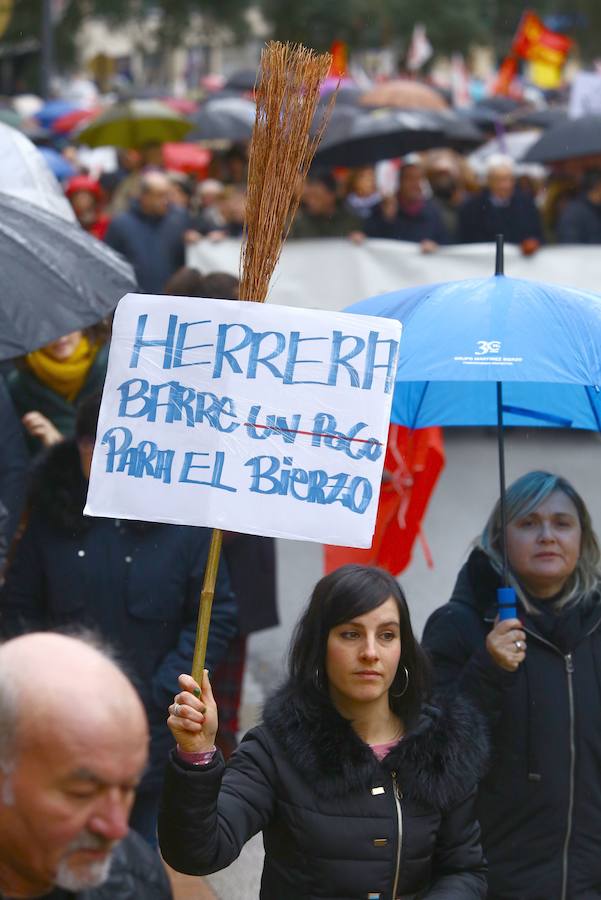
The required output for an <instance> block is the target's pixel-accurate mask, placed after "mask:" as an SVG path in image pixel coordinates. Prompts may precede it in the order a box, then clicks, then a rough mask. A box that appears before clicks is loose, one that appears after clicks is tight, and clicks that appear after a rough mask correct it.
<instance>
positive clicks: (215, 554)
mask: <svg viewBox="0 0 601 900" xmlns="http://www.w3.org/2000/svg"><path fill="white" fill-rule="evenodd" d="M222 538H223V531H222V530H221V529H220V528H214V529H213V533H212V535H211V545H210V547H209V554H208V556H207V565H206V568H205V574H204V579H203V582H202V590H201V592H200V608H199V610H198V622H197V625H196V644H195V646H194V660H193V662H192V678H193V679H194V680H195V681H197V682H198V684H202V674H203V670H204V665H205V658H206V655H207V641H208V640H209V625H210V624H211V610H212V608H213V597H214V596H215V583H216V581H217V572H218V570H219V556H220V554H221V541H222Z"/></svg>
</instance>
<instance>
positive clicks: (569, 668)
mask: <svg viewBox="0 0 601 900" xmlns="http://www.w3.org/2000/svg"><path fill="white" fill-rule="evenodd" d="M564 660H565V664H566V674H567V677H568V702H569V708H570V793H569V800H568V823H567V828H566V838H565V841H564V845H563V879H562V884H561V900H566V898H567V896H568V850H569V847H570V838H571V837H572V825H573V817H574V788H575V776H576V771H575V770H576V742H575V739H574V725H575V723H574V685H573V683H572V682H573V679H572V674H573V672H574V660H573V659H572V654H571V653H568V654H567V655H566V656H564Z"/></svg>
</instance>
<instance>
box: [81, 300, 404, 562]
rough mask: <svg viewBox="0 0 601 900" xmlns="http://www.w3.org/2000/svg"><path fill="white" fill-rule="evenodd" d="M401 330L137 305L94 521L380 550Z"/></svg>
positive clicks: (96, 470) (311, 313)
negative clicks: (376, 536) (377, 540)
mask: <svg viewBox="0 0 601 900" xmlns="http://www.w3.org/2000/svg"><path fill="white" fill-rule="evenodd" d="M400 337H401V325H400V323H399V322H396V321H392V320H390V319H384V318H376V317H372V316H359V315H351V314H348V313H332V312H323V311H318V310H308V309H307V310H305V309H292V308H289V307H283V306H265V305H263V304H259V303H245V302H240V301H230V300H226V301H224V300H205V299H198V298H188V297H165V296H151V295H144V294H128V295H127V296H125V297H124V298H123V299H122V300H121V302H120V303H119V306H118V308H117V312H116V315H115V320H114V326H113V336H112V341H111V348H110V355H109V365H108V372H107V377H106V382H105V387H104V393H103V397H102V406H101V409H100V417H99V422H98V431H97V439H96V445H95V450H94V457H93V461H92V471H91V475H90V484H89V490H88V500H87V505H86V508H85V513H86V514H87V515H91V516H108V517H111V518H122V519H142V520H147V521H154V522H168V523H173V524H181V525H204V526H211V527H214V528H224V529H227V530H230V531H241V532H248V533H251V534H263V535H272V536H274V537H285V538H295V539H302V540H312V541H321V542H327V543H330V544H341V545H344V546H351V547H369V546H370V545H371V541H372V536H373V530H374V524H375V517H376V511H377V506H378V497H379V492H380V481H381V477H382V467H383V462H384V451H385V447H386V440H387V433H388V423H389V419H390V408H391V401H392V392H393V389H394V377H395V372H396V367H397V359H398V349H399V341H400Z"/></svg>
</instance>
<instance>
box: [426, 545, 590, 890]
mask: <svg viewBox="0 0 601 900" xmlns="http://www.w3.org/2000/svg"><path fill="white" fill-rule="evenodd" d="M498 585H499V578H498V576H497V574H496V573H495V572H494V570H493V569H492V567H491V565H490V563H489V562H488V559H487V557H486V556H485V555H484V553H482V551H480V550H474V551H473V552H472V554H471V556H470V558H469V560H468V562H467V564H466V565H465V566H464V567H463V569H462V570H461V572H460V574H459V577H458V579H457V583H456V585H455V589H454V591H453V595H452V597H451V600H450V602H449V603H447V604H446V605H445V606H442V607H441V608H440V609H438V610H436V612H434V613H433V614H432V616H430V619H429V620H428V622H427V623H426V628H425V630H424V637H423V644H424V646H425V648H426V650H428V651H429V653H430V656H431V658H432V661H433V663H434V667H435V675H436V681H437V685H438V688H439V689H441V690H445V691H448V690H453V691H454V690H459V691H461V692H462V693H463V694H464V695H467V696H469V697H470V698H471V699H472V700H473V701H475V702H477V703H478V704H479V705H480V707H481V709H482V711H483V712H484V713H485V714H486V715H487V717H488V720H489V724H490V728H491V737H492V753H493V762H492V766H491V769H490V771H489V773H488V774H487V775H486V777H485V778H484V779H483V781H482V783H481V785H480V789H479V794H478V801H477V805H476V810H477V815H478V818H479V820H480V823H481V826H482V841H483V844H484V850H485V853H486V856H487V859H488V862H489V876H488V880H489V885H490V895H489V896H490V898H491V900H593V898H601V843H600V835H601V602H596V603H593V604H591V605H589V606H588V607H587V608H581V609H580V608H577V610H576V611H575V613H574V615H570V622H571V626H570V627H568V620H567V619H566V620H565V625H564V622H563V621H562V622H561V623H560V624H559V625H558V629H559V632H558V643H559V644H562V646H557V645H556V646H554V645H553V644H552V642H550V641H548V640H547V638H545V637H543V636H542V635H541V634H540V629H541V627H542V625H541V620H540V617H539V616H537V615H529V614H527V613H526V611H525V610H524V609H523V608H521V607H520V608H519V611H518V615H519V617H520V619H521V620H522V622H523V624H524V627H525V629H526V631H527V637H528V648H527V653H526V660H525V662H524V663H523V664H522V665H521V666H520V668H519V669H518V671H517V672H507V671H504V670H503V669H501V668H500V667H498V666H497V665H496V664H495V663H494V662H493V660H492V658H491V657H490V656H489V654H488V653H487V651H486V649H485V640H486V635H487V634H488V632H489V631H490V629H491V628H492V626H493V622H494V619H495V616H496V599H495V598H496V588H497V586H498ZM574 616H575V621H574ZM570 632H571V634H570Z"/></svg>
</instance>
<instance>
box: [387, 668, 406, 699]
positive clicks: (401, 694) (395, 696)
mask: <svg viewBox="0 0 601 900" xmlns="http://www.w3.org/2000/svg"><path fill="white" fill-rule="evenodd" d="M403 672H404V673H405V687H404V688H403V690H402V691H401V693H400V694H393V693H392V691H389V694H390V696H391V697H394V698H395V700H398V699H399V697H402V696H403V694H405V693H406V692H407V688H408V687H409V672H408V671H407V667H406V666H403Z"/></svg>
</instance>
